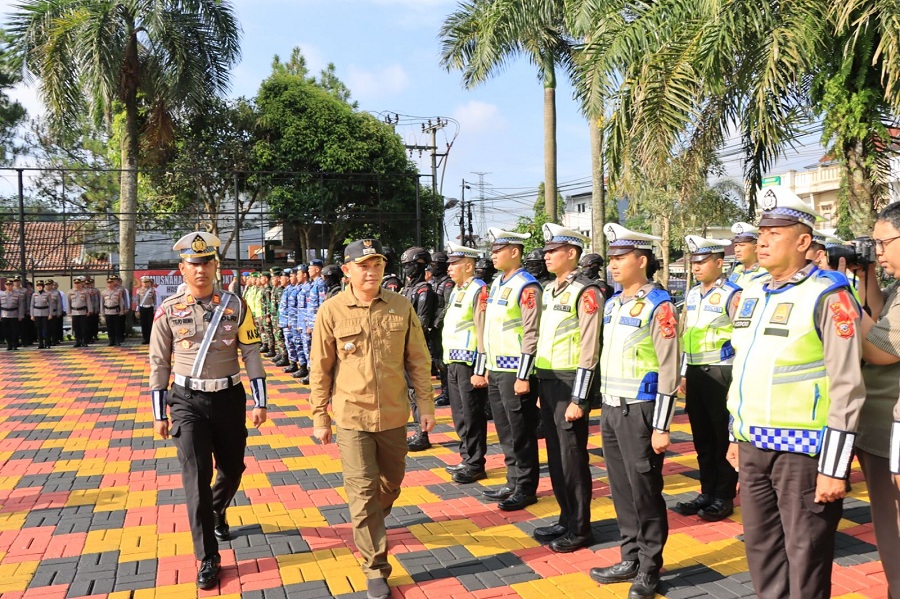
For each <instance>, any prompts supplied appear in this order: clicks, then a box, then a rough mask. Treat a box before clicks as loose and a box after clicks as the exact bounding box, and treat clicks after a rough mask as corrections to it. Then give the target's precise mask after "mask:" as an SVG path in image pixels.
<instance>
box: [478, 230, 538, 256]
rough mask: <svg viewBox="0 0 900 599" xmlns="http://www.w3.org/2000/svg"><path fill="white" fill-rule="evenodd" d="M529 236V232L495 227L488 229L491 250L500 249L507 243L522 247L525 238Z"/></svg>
mask: <svg viewBox="0 0 900 599" xmlns="http://www.w3.org/2000/svg"><path fill="white" fill-rule="evenodd" d="M530 237H531V234H530V233H514V232H512V231H504V230H503V229H498V228H497V227H491V228H490V229H488V241H490V242H491V251H494V250H499V249H502V248H504V247H506V246H508V245H518V246H521V247H524V246H525V240H526V239H529V238H530Z"/></svg>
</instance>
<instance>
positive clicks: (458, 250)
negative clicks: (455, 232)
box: [435, 241, 481, 264]
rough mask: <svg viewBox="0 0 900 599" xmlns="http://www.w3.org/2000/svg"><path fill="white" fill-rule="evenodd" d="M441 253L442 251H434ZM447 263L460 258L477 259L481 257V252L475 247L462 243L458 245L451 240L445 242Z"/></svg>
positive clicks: (457, 260)
mask: <svg viewBox="0 0 900 599" xmlns="http://www.w3.org/2000/svg"><path fill="white" fill-rule="evenodd" d="M438 253H443V252H435V254H438ZM446 255H447V263H448V264H453V263H455V262H459V261H460V260H465V259H466V258H469V259H471V260H475V261H477V260H478V259H479V258H481V253H480V252H479V251H478V250H476V249H475V248H470V247H466V246H464V245H458V244H455V243H453V242H452V241H451V242H449V243H447V253H446Z"/></svg>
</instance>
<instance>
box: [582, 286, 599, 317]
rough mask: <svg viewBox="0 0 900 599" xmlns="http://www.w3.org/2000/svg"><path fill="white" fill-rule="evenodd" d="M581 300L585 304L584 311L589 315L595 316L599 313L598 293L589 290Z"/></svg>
mask: <svg viewBox="0 0 900 599" xmlns="http://www.w3.org/2000/svg"><path fill="white" fill-rule="evenodd" d="M581 300H582V302H583V303H584V311H585V312H587V313H588V314H593V313H594V312H596V311H597V308H598V304H597V292H596V291H595V290H593V289H588V290H587V291H585V292H584V294H582V296H581Z"/></svg>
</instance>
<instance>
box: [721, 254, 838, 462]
mask: <svg viewBox="0 0 900 599" xmlns="http://www.w3.org/2000/svg"><path fill="white" fill-rule="evenodd" d="M768 281H769V279H768V278H766V279H765V281H764V282H765V284H754V285H752V286H750V287H749V288H747V289H745V290H744V291H743V293H742V295H741V303H740V305H739V306H738V310H737V313H736V315H735V321H734V322H735V324H734V327H735V328H734V333H733V335H732V344H733V345H734V349H735V360H734V378H733V380H732V383H731V388H730V389H729V393H728V410H729V412H730V413H731V415H732V417H733V419H734V422H733V433H734V436H735V438H736V439H737V440H739V441H749V442H751V443H753V444H754V445H755V446H757V447H760V448H763V449H775V450H778V451H789V452H794V453H805V454H810V455H815V454H816V453H818V451H819V446H820V443H821V438H822V431H823V430H824V429H825V426H826V425H827V423H828V410H829V408H830V406H831V400H830V396H829V388H830V380H829V377H828V374H827V372H826V371H825V361H824V348H823V345H822V339H821V337H820V336H819V332H818V330H817V328H816V322H815V307H816V304H817V303H818V301H819V298H821V297H822V296H824V295H826V294H829V293H832V292H833V291H835V290H837V289H841V288H843V289H846V290H847V291H849V287H848V283H847V281H846V279H845V278H843V276H842V275H835V274H833V273H822V271H819V270H818V269H815V270H813V272H812V273H811V274H810V275H809V276H808V277H807V278H806V279H804V280H802V281H801V282H799V283H797V284H795V285H789V286H787V287H782V288H781V289H776V290H774V291H769V289H768Z"/></svg>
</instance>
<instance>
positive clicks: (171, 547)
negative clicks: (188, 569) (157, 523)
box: [156, 532, 194, 557]
mask: <svg viewBox="0 0 900 599" xmlns="http://www.w3.org/2000/svg"><path fill="white" fill-rule="evenodd" d="M158 539H159V540H158V542H157V546H156V550H157V552H158V555H159V557H174V556H176V555H192V554H193V553H194V542H193V539H192V538H191V533H189V532H167V533H163V534H161V535H159V536H158Z"/></svg>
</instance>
